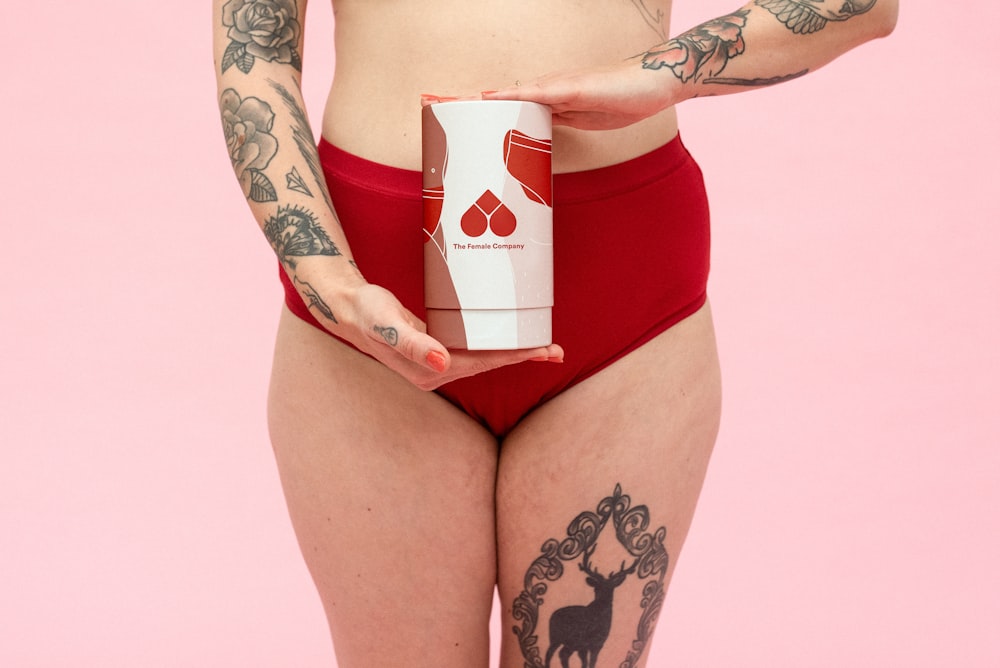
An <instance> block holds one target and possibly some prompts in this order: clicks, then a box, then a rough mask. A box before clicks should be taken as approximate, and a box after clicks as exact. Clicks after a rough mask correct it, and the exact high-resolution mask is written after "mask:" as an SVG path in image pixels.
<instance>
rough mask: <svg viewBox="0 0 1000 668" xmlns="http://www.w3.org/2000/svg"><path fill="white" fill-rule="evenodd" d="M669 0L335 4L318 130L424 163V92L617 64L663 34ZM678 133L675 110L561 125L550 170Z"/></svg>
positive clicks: (640, 149)
mask: <svg viewBox="0 0 1000 668" xmlns="http://www.w3.org/2000/svg"><path fill="white" fill-rule="evenodd" d="M670 4H671V3H670V2H669V0H604V1H603V2H599V3H598V2H583V1H582V0H548V1H546V2H541V1H540V0H484V1H482V2H478V3H475V4H474V6H470V4H469V3H468V2H461V1H460V0H426V1H424V0H422V1H421V2H404V1H403V0H334V1H333V5H334V13H335V17H336V28H335V31H336V35H335V39H336V41H335V43H336V58H337V62H336V74H335V77H334V82H333V86H332V87H331V90H330V96H329V99H328V100H327V106H326V111H325V114H324V118H323V136H324V137H325V138H326V139H327V140H328V141H330V142H331V143H333V144H335V145H337V146H339V147H340V148H342V149H344V150H346V151H348V152H350V153H353V154H355V155H358V156H361V157H363V158H367V159H369V160H373V161H375V162H379V163H382V164H386V165H392V166H394V167H402V168H404V169H412V170H419V169H420V94H421V93H432V94H434V95H442V96H448V95H471V94H476V93H478V92H479V91H481V90H486V89H491V88H494V89H495V88H501V87H504V86H507V85H510V84H512V83H513V82H515V81H530V80H532V79H534V78H536V77H538V76H541V75H543V74H546V73H549V72H553V71H559V70H572V69H579V68H584V67H588V66H600V65H607V64H609V63H615V62H621V61H623V60H625V59H626V58H629V57H631V56H635V55H636V54H639V53H642V52H644V51H646V50H647V49H649V47H650V46H653V45H655V44H658V43H660V42H663V41H665V39H666V37H665V36H666V35H669V25H668V24H669V16H670ZM676 133H677V120H676V115H675V114H674V110H673V109H668V110H666V111H664V112H662V113H660V114H658V115H656V116H653V117H651V118H648V119H646V120H644V121H642V122H640V123H636V124H634V125H631V126H629V127H626V128H622V129H619V130H613V131H607V132H593V131H591V132H583V131H579V130H572V129H569V128H565V127H557V128H555V130H554V135H553V169H554V171H556V172H570V171H579V170H584V169H591V168H594V167H600V166H604V165H609V164H614V163H617V162H621V161H623V160H627V159H629V158H632V157H635V156H637V155H641V154H643V153H646V152H648V151H650V150H652V149H654V148H656V147H657V146H661V145H662V144H664V143H666V142H667V141H669V140H670V139H671V138H673V136H674V135H675V134H676Z"/></svg>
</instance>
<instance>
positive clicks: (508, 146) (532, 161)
mask: <svg viewBox="0 0 1000 668" xmlns="http://www.w3.org/2000/svg"><path fill="white" fill-rule="evenodd" d="M503 158H504V164H505V165H506V166H507V172H508V173H509V174H510V175H511V176H513V177H514V178H515V179H517V181H518V182H519V183H520V184H521V188H522V189H523V190H524V194H525V195H527V196H528V199H530V200H532V201H535V202H538V203H539V204H544V205H545V206H552V140H551V139H535V138H534V137H529V136H528V135H526V134H524V133H523V132H521V131H520V130H510V131H509V132H508V133H507V135H506V136H505V137H504V139H503Z"/></svg>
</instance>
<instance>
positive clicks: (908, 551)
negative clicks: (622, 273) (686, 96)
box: [0, 0, 1000, 668]
mask: <svg viewBox="0 0 1000 668" xmlns="http://www.w3.org/2000/svg"><path fill="white" fill-rule="evenodd" d="M682 4H683V3H682ZM904 4H905V6H904V8H903V12H902V16H901V19H900V23H899V26H898V29H897V31H896V33H895V34H894V35H893V36H892V37H891V38H890V39H889V40H885V41H882V42H879V43H876V44H869V45H867V46H865V47H862V48H861V49H859V50H857V51H855V52H852V53H850V54H848V55H847V56H845V57H844V58H842V59H841V60H840V61H838V62H836V63H834V64H833V65H831V66H830V67H828V68H827V69H824V70H822V71H820V72H818V73H816V74H814V75H812V76H810V77H807V78H806V79H803V80H801V81H797V82H793V83H791V84H788V85H786V86H781V87H778V88H774V89H771V90H768V91H764V92H758V93H751V94H747V95H739V96H733V97H728V98H716V99H705V100H695V101H692V102H690V103H687V104H685V105H684V107H683V109H682V112H681V113H682V123H683V127H684V136H685V139H686V141H687V143H688V145H689V146H690V148H691V149H692V151H693V152H694V153H695V154H696V156H697V157H698V158H699V160H700V161H701V163H702V165H703V167H704V170H705V172H706V174H707V178H708V183H709V188H710V194H711V196H712V199H713V204H714V216H715V228H714V229H715V255H714V273H713V275H712V284H711V290H712V295H713V299H714V305H715V311H716V317H717V320H718V326H719V339H720V345H721V354H722V358H723V363H724V367H725V377H726V411H725V416H724V421H723V426H722V433H721V435H720V438H719V444H718V450H717V454H716V457H715V461H714V466H713V468H712V470H711V472H710V475H709V479H708V482H707V485H706V488H705V492H704V496H703V500H702V504H701V506H700V510H699V514H698V517H697V518H696V521H695V527H694V530H693V533H692V534H691V537H690V540H689V543H688V546H687V548H686V552H685V554H684V557H683V558H682V559H681V561H680V562H679V564H680V565H679V569H678V572H677V577H676V579H675V581H674V585H673V589H672V594H671V597H670V598H669V600H668V604H667V608H666V610H665V612H664V614H663V616H662V618H661V622H660V628H659V631H658V634H657V637H656V641H655V643H654V645H653V648H652V662H651V665H653V666H666V665H671V666H684V667H691V668H698V667H706V668H717V667H720V666H725V667H728V666H740V667H744V666H746V667H757V666H760V667H767V668H783V667H788V668H793V667H795V668H798V667H801V666H809V667H811V668H825V667H830V668H834V667H842V666H880V667H881V666H908V667H910V668H918V667H925V666H927V667H930V666H963V667H978V666H997V665H1000V642H998V641H997V640H996V633H995V627H996V622H997V620H998V619H1000V568H998V566H997V564H998V563H1000V520H998V512H997V509H998V507H1000V485H998V474H1000V449H998V445H1000V411H998V401H997V397H998V389H1000V388H998V380H997V378H998V375H1000V353H998V346H997V342H998V341H1000V312H998V311H1000V309H998V299H997V289H998V287H1000V269H998V267H1000V262H998V261H997V256H998V253H1000V225H998V223H1000V204H998V199H997V188H998V177H1000V173H998V167H997V154H998V149H1000V132H998V126H997V123H996V118H997V114H996V111H995V109H993V107H994V105H995V104H996V103H997V102H998V100H1000V76H998V74H997V71H996V69H995V68H996V66H997V65H996V63H997V62H998V61H1000V48H998V46H997V40H996V38H995V35H994V34H993V33H992V32H991V30H992V29H993V27H995V26H996V25H998V24H1000V4H998V3H996V2H991V1H990V2H988V1H986V0H979V1H966V2H961V3H959V2H948V3H942V2H935V3H929V2H910V3H904ZM313 5H314V6H313V8H312V12H311V14H312V15H311V17H310V20H311V24H310V28H309V33H310V34H311V35H313V37H312V41H311V43H310V46H309V50H308V52H307V61H306V86H307V92H308V94H309V96H310V99H309V106H310V109H311V110H312V113H313V115H314V118H315V117H316V115H317V114H318V113H319V107H320V105H321V103H322V97H323V94H322V90H323V86H324V85H325V80H326V78H327V76H328V74H329V71H330V63H329V60H330V59H331V52H330V50H329V46H328V43H326V40H325V39H324V34H325V33H328V32H329V30H330V25H331V20H332V19H331V16H330V10H329V8H328V7H326V6H324V5H323V3H321V2H319V1H315V2H313ZM687 5H688V6H687V7H682V8H681V11H679V13H678V14H677V16H676V20H675V32H678V31H680V30H681V29H684V28H686V27H689V26H691V25H694V24H695V23H698V22H701V21H703V20H705V19H708V18H711V17H713V16H717V15H718V14H720V13H723V12H725V11H729V10H731V9H734V8H735V5H734V4H733V3H722V2H719V1H717V0H713V1H712V2H699V3H695V2H689V3H687ZM209 18H210V17H209V11H208V9H207V3H204V2H201V1H197V2H196V1H195V0H177V1H176V2H174V3H171V5H170V8H169V10H168V11H163V8H162V7H160V8H159V9H158V10H154V9H153V7H152V6H149V5H148V3H141V2H132V3H125V2H115V3H112V2H107V1H105V2H100V1H99V2H96V3H94V2H90V3H55V2H29V3H18V10H16V12H15V14H13V15H10V14H9V13H8V17H7V19H8V22H9V23H10V27H11V28H12V30H8V31H6V33H5V37H4V39H3V41H2V42H0V50H2V54H0V55H2V62H3V63H4V67H3V68H0V78H2V81H0V83H2V87H0V90H3V102H2V103H0V113H2V118H3V137H4V141H3V145H4V151H3V162H2V165H3V166H2V168H0V169H2V170H3V174H2V178H0V188H2V196H3V197H2V199H3V208H2V211H3V214H2V220H3V231H4V233H5V234H4V236H5V239H6V243H5V248H6V252H5V254H4V255H5V258H6V260H5V261H6V267H7V270H6V272H5V276H6V279H5V280H4V281H3V283H2V285H0V305H2V314H3V315H2V318H3V327H2V330H0V332H2V333H0V337H2V338H0V344H2V345H0V349H2V350H3V363H2V372H0V373H2V376H0V443H2V444H3V461H2V463H0V527H2V538H0V665H3V666H18V667H22V666H23V667H31V666H65V665H75V666H102V667H105V668H117V667H129V668H132V667H134V666H144V667H160V666H163V667H165V668H166V667H170V668H175V667H177V666H206V667H217V666H234V667H235V666H240V667H247V666H302V667H307V666H322V665H329V664H330V663H331V662H332V651H331V649H330V646H329V642H328V640H327V636H326V629H325V623H324V621H323V617H322V612H321V609H320V606H319V603H318V600H317V598H316V596H315V594H314V593H313V590H312V586H311V583H310V581H309V579H308V576H307V574H306V571H305V568H304V567H303V565H302V564H301V562H300V560H299V556H298V552H297V548H296V545H295V541H294V537H293V535H292V532H291V529H290V527H289V524H288V522H287V520H286V516H285V510H284V506H283V501H282V498H281V493H280V489H279V487H278V482H277V476H276V473H275V471H274V467H273V464H272V460H271V453H270V450H269V445H268V442H267V435H266V430H265V422H264V399H265V393H266V385H267V374H268V366H269V361H270V360H269V355H270V347H271V339H272V335H273V330H274V326H275V318H276V315H277V309H278V301H279V288H278V283H277V280H276V277H275V267H274V263H273V260H272V256H271V252H270V250H269V248H268V247H267V245H266V243H264V241H263V239H262V238H261V235H260V233H259V232H258V231H257V230H256V229H255V226H254V224H253V222H252V221H251V219H250V218H249V216H248V213H247V210H246V207H245V205H244V204H243V202H242V199H241V196H240V192H239V189H238V187H237V184H236V182H235V179H234V178H233V177H232V175H231V171H230V167H229V164H228V160H227V157H226V154H225V151H224V144H223V141H222V136H221V131H220V129H219V121H218V113H217V106H216V93H215V88H214V79H213V74H212V64H211V55H210V52H209ZM389 46H390V47H391V45H389ZM415 113H416V112H415Z"/></svg>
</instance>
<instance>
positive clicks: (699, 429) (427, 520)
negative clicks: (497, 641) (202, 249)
mask: <svg viewBox="0 0 1000 668" xmlns="http://www.w3.org/2000/svg"><path fill="white" fill-rule="evenodd" d="M306 2H307V0H215V3H214V8H213V25H214V30H215V34H216V40H215V63H216V72H217V74H218V78H219V91H220V108H221V110H222V116H223V123H224V127H225V132H226V139H227V142H228V145H229V151H230V156H231V158H232V161H233V167H234V170H235V171H236V174H237V177H238V180H239V182H240V184H241V186H242V189H243V193H244V195H245V196H246V197H247V199H248V202H249V204H250V207H251V210H252V211H253V213H254V215H255V216H256V218H257V220H258V221H259V223H260V225H261V227H262V229H263V231H264V234H265V236H266V238H267V239H268V241H269V242H270V243H271V245H272V247H273V248H274V250H275V252H276V254H277V256H278V259H279V261H280V263H281V271H280V276H281V279H282V282H283V283H284V285H285V289H286V307H285V308H284V309H283V312H282V315H281V320H280V325H279V329H278V335H277V344H276V351H275V358H274V365H273V374H272V383H271V391H270V405H269V418H270V426H271V438H272V443H273V445H274V451H275V454H276V458H277V462H278V467H279V471H280V474H281V479H282V483H283V487H284V491H285V494H286V498H287V502H288V507H289V511H290V514H291V518H292V521H293V524H294V526H295V530H296V533H297V536H298V539H299V543H300V547H301V549H302V553H303V555H304V557H305V560H306V563H307V564H308V566H309V569H310V572H311V574H312V576H313V579H314V581H315V583H316V586H317V588H318V591H319V594H320V597H321V598H322V601H323V605H324V608H325V611H326V614H327V618H328V621H329V625H330V630H331V633H332V636H333V641H334V646H335V649H336V654H337V660H338V665H339V666H340V667H341V668H354V667H372V666H376V667H377V666H388V665H400V664H402V663H404V662H405V664H406V665H410V666H412V665H417V666H423V665H426V666H435V667H442V666H455V667H460V668H468V667H470V666H486V665H487V664H488V649H489V648H488V642H489V638H488V626H487V625H488V620H489V614H490V609H491V602H492V595H493V591H494V587H495V586H496V587H498V588H499V593H500V597H501V601H502V603H503V615H504V619H503V624H502V628H503V629H504V634H503V637H502V639H501V642H502V650H501V654H502V659H501V660H502V665H503V666H504V667H505V668H511V667H513V666H522V665H530V666H543V665H554V663H556V662H557V663H558V665H562V666H564V667H566V666H568V665H570V664H571V663H572V662H578V663H579V664H580V665H584V666H591V667H592V666H595V665H608V666H611V665H615V666H619V665H634V666H641V665H644V663H645V657H646V655H647V654H648V652H646V644H647V640H648V639H649V637H650V635H651V633H652V631H653V628H654V625H655V622H656V617H657V613H658V612H659V610H660V607H661V605H662V602H663V598H664V595H665V592H666V588H667V586H668V584H669V581H670V576H671V575H672V573H673V570H674V567H675V564H676V560H677V556H678V554H679V552H680V549H681V546H682V544H683V542H684V538H685V535H686V533H687V530H688V527H689V525H690V521H691V517H692V515H693V513H694V508H695V503H696V500H697V497H698V494H699V491H700V489H701V485H702V481H703V479H704V475H705V470H706V467H707V464H708V460H709V455H710V452H711V450H712V446H713V443H714V441H715V437H716V432H717V428H718V422H719V404H720V382H719V369H718V360H717V356H716V349H715V341H714V334H713V327H712V319H711V314H710V310H709V306H708V303H707V298H706V296H705V285H706V281H707V276H708V209H707V205H706V203H705V197H704V186H703V183H702V181H701V174H700V171H699V170H698V167H697V165H696V164H695V163H694V162H693V160H692V159H691V157H690V155H688V153H687V151H686V150H685V149H684V147H683V144H682V143H681V141H680V138H679V136H678V130H677V118H676V114H675V111H674V107H675V106H676V105H677V104H678V103H680V102H682V101H684V100H686V99H689V98H692V97H696V96H705V95H721V94H728V93H734V92H741V91H747V90H750V89H754V88H760V87H764V86H769V85H774V84H777V83H780V82H783V81H787V80H789V79H793V78H796V77H799V76H802V75H805V74H806V73H808V72H810V71H812V70H815V69H817V68H818V67H820V66H822V65H824V64H825V63H827V62H828V61H830V60H832V59H834V58H835V57H837V56H838V55H840V54H842V53H844V52H845V51H847V50H849V49H851V48H853V47H855V46H857V45H859V44H861V43H863V42H865V41H868V40H870V39H873V38H876V37H880V36H884V35H887V34H888V33H890V32H891V31H892V29H893V26H894V24H895V17H896V12H897V2H896V1H895V0H856V1H850V0H812V1H808V0H754V1H752V2H750V3H749V4H747V5H745V6H744V7H742V8H740V9H738V10H736V11H734V12H733V13H731V14H728V15H726V16H722V17H719V18H715V19H712V20H709V21H706V22H705V23H703V24H701V25H699V26H697V27H696V28H694V29H692V30H689V31H687V32H683V33H681V34H679V35H677V36H676V37H673V38H670V37H669V35H670V34H671V29H670V25H669V15H670V9H671V3H670V2H669V0H631V1H626V0H609V1H605V2H600V3H588V5H587V6H581V5H582V3H579V2H574V1H572V0H555V1H552V2H528V1H527V0H508V1H506V2H492V1H490V2H483V3H477V4H476V6H475V8H474V9H470V8H469V6H468V3H460V2H457V1H455V0H428V1H427V2H419V3H417V2H402V1H398V2H391V3H376V2H371V1H370V0H369V1H362V0H334V9H335V21H336V29H335V35H334V36H333V37H334V38H335V47H336V58H337V60H336V75H335V78H334V81H333V85H332V87H331V90H330V95H329V99H328V102H327V106H326V110H325V113H324V116H323V121H322V137H321V141H320V146H319V152H317V149H316V146H315V142H314V141H313V136H312V133H311V131H310V126H309V123H308V121H307V118H306V114H305V112H304V105H303V101H302V96H301V93H300V75H301V71H302V61H301V54H302V34H303V29H302V28H303V21H304V18H305V10H306ZM554 72H555V73H556V74H553V73H554ZM490 89H493V90H490ZM423 93H431V94H432V95H425V97H424V102H425V103H428V102H433V101H434V100H435V96H463V97H468V96H473V97H476V98H480V97H481V98H484V99H514V100H529V101H535V102H539V103H542V104H546V105H549V106H550V107H551V109H552V111H553V114H554V123H555V124H556V128H555V131H554V135H553V157H552V159H553V169H554V172H555V173H556V175H555V177H554V196H555V204H554V215H555V230H554V235H555V236H554V252H555V254H556V255H555V263H556V276H555V285H556V306H555V309H554V322H553V331H554V336H555V338H556V341H557V343H556V344H553V345H550V346H547V347H544V348H537V349H533V350H520V351H498V352H468V351H459V350H447V349H445V348H444V346H442V345H441V344H440V343H439V342H438V341H436V340H434V339H433V338H431V337H429V336H428V335H427V334H426V333H425V329H424V326H423V324H422V315H423V303H422V296H421V295H422V293H421V290H422V276H421V273H420V272H421V266H422V264H421V263H422V243H421V236H420V235H421V220H420V211H421V205H420V194H421V179H420V174H419V169H420V164H421V157H420V103H421V94H423ZM629 239H631V240H632V242H629ZM638 240H641V243H637V241H638ZM598 656H600V658H601V661H600V664H598V663H597V658H598Z"/></svg>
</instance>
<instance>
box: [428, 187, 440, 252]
mask: <svg viewBox="0 0 1000 668" xmlns="http://www.w3.org/2000/svg"><path fill="white" fill-rule="evenodd" d="M443 207H444V186H434V187H431V188H424V232H426V233H427V234H425V235H424V243H426V242H427V241H429V240H430V238H431V237H432V236H433V235H434V232H435V231H437V228H438V223H439V222H440V221H441V209H442V208H443Z"/></svg>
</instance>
